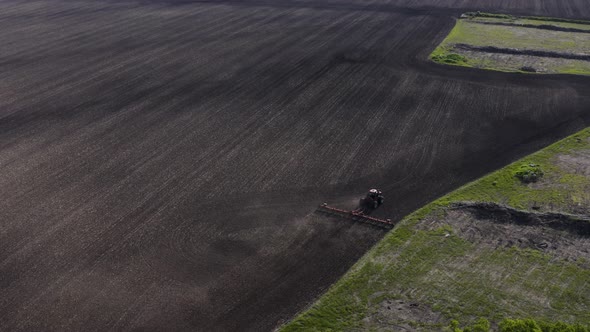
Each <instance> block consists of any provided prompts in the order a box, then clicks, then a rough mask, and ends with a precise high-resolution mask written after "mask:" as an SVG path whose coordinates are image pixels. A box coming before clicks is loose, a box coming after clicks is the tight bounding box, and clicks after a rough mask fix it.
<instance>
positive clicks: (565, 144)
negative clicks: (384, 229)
mask: <svg viewBox="0 0 590 332" xmlns="http://www.w3.org/2000/svg"><path fill="white" fill-rule="evenodd" d="M584 151H590V128H589V129H586V130H583V131H581V132H579V133H577V134H575V135H573V136H570V137H568V138H566V139H564V140H562V141H559V142H557V143H555V144H553V145H551V146H549V147H547V148H545V149H543V150H541V151H539V152H537V153H534V154H532V155H530V156H528V157H526V158H524V159H522V160H519V161H517V162H515V163H513V164H511V165H508V166H506V167H505V168H502V169H500V170H498V171H496V172H493V173H491V174H489V175H487V176H485V177H483V178H481V179H479V180H477V181H475V182H472V183H469V184H467V185H465V186H463V187H461V188H459V189H458V190H456V191H454V192H452V193H450V194H448V195H446V196H444V197H442V198H440V199H438V200H436V201H434V202H432V203H430V204H428V205H426V206H425V207H423V208H421V209H419V210H417V211H416V212H414V213H412V214H411V215H409V216H408V217H406V218H405V219H404V220H403V221H401V222H400V223H399V225H398V226H396V228H395V229H394V230H392V231H391V232H390V233H389V234H387V236H386V237H385V238H384V239H383V240H382V241H381V242H380V243H379V244H378V245H377V246H376V247H374V248H373V249H372V250H371V251H370V252H369V253H367V254H366V255H365V256H364V257H363V258H362V259H361V260H360V261H359V262H358V263H357V264H355V266H354V267H353V268H352V269H351V270H350V271H349V272H348V273H347V274H346V276H344V277H343V278H342V279H341V280H340V281H338V282H337V283H336V284H335V285H333V286H332V287H331V288H330V290H329V291H328V292H327V293H326V294H325V295H324V296H322V297H321V299H320V300H319V301H318V302H316V303H315V304H314V305H313V306H312V307H311V308H309V309H308V310H307V311H305V312H303V313H302V314H300V315H299V316H297V317H296V318H295V319H294V320H293V321H291V322H290V323H289V324H287V325H285V326H283V327H282V331H347V330H382V329H387V328H393V327H392V326H396V325H395V324H398V323H399V324H401V325H399V326H402V325H403V326H411V327H412V328H415V329H417V330H424V331H431V330H442V329H448V327H447V326H448V324H449V323H450V322H451V320H458V321H460V322H464V323H465V324H476V323H477V321H478V319H482V318H484V319H487V320H489V321H490V322H492V326H493V327H495V328H498V326H499V324H500V322H502V320H504V319H508V318H534V319H538V320H540V321H564V322H569V323H580V324H584V325H588V324H590V271H589V270H588V269H587V268H585V267H584V266H583V264H579V262H570V261H564V260H556V259H552V257H550V256H549V255H546V254H544V253H542V252H540V251H537V250H533V249H519V248H516V247H508V248H502V249H492V248H479V247H477V246H476V245H474V244H473V243H470V242H469V241H467V240H465V239H463V238H461V237H460V236H458V235H456V230H455V229H453V227H452V226H444V227H440V228H436V229H428V228H427V227H423V226H424V225H423V224H424V223H425V222H426V221H427V220H428V219H429V218H436V217H437V215H441V214H444V213H445V208H446V207H447V206H448V205H449V204H451V203H453V202H456V201H491V202H497V203H504V204H508V205H511V206H514V207H518V208H523V209H527V208H531V207H535V209H541V210H543V209H544V210H555V211H565V212H568V211H571V210H572V209H575V207H576V205H577V204H578V203H577V202H579V201H584V202H587V201H586V200H588V199H590V198H588V197H587V195H588V188H589V186H590V176H584V175H580V174H579V172H578V171H576V170H572V169H568V168H567V167H566V168H564V167H563V165H562V163H561V159H560V158H562V157H563V156H570V155H575V154H576V153H579V152H584ZM523 165H524V168H525V169H526V168H529V167H533V168H534V169H542V170H543V175H542V177H540V178H539V179H537V181H536V182H530V183H523V182H522V181H521V180H520V179H519V178H517V177H516V176H515V175H516V174H517V173H519V172H521V171H522V170H523ZM531 165H534V166H531ZM384 301H401V302H404V301H405V302H412V303H419V304H420V306H421V307H422V308H426V309H425V310H426V311H428V312H431V313H434V314H436V315H440V317H441V318H440V319H438V320H436V321H429V320H428V319H425V320H421V319H420V317H415V319H413V318H412V317H408V316H407V317H405V318H404V319H403V321H399V322H395V319H396V318H395V317H393V318H392V317H389V318H387V313H384V312H383V310H384V309H383V303H384ZM401 302H400V303H401ZM384 315H385V316H384ZM393 316H395V315H393ZM383 317H385V318H383ZM384 322H385V323H384ZM383 324H386V325H383ZM391 324H393V325H391ZM523 331H524V330H523ZM531 331H532V330H531ZM572 331H575V330H572ZM580 331H581V330H580Z"/></svg>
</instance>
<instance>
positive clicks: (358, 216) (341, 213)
mask: <svg viewBox="0 0 590 332" xmlns="http://www.w3.org/2000/svg"><path fill="white" fill-rule="evenodd" d="M316 211H317V212H321V213H325V214H328V215H331V216H338V217H342V218H346V219H349V220H353V221H357V222H362V223H365V224H369V225H373V226H377V227H380V228H384V229H392V228H393V226H395V224H394V223H393V222H392V221H391V220H390V219H379V218H375V217H371V216H368V215H366V214H364V213H363V212H360V211H358V210H352V211H350V210H342V209H338V208H335V207H331V206H329V205H328V204H327V203H324V204H322V205H320V206H319V207H318V209H317V210H316Z"/></svg>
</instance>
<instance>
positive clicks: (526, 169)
mask: <svg viewBox="0 0 590 332" xmlns="http://www.w3.org/2000/svg"><path fill="white" fill-rule="evenodd" d="M514 176H516V177H517V178H518V179H519V180H520V181H522V182H523V183H531V182H537V181H538V180H539V179H540V178H541V177H542V176H543V170H541V166H539V165H537V164H523V165H521V166H520V167H519V168H518V169H517V170H516V172H515V173H514Z"/></svg>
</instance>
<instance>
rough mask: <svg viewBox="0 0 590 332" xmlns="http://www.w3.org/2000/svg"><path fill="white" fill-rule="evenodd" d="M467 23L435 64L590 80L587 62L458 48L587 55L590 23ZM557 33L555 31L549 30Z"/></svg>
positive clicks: (481, 17) (473, 17) (489, 18)
mask: <svg viewBox="0 0 590 332" xmlns="http://www.w3.org/2000/svg"><path fill="white" fill-rule="evenodd" d="M461 17H462V18H466V19H460V20H458V21H457V23H456V24H455V27H454V28H453V29H452V30H451V32H450V33H449V35H448V36H447V37H446V38H445V40H443V42H442V43H441V44H440V45H439V46H438V47H437V48H436V49H435V50H434V51H433V52H432V54H431V55H430V58H431V59H432V60H433V61H435V62H438V63H441V64H450V65H460V66H468V67H475V68H482V69H489V70H498V71H512V72H520V73H564V74H581V75H590V62H588V61H584V60H583V59H581V60H574V59H569V58H567V57H564V58H559V57H555V55H554V56H552V57H540V56H536V55H534V54H533V55H527V54H522V55H513V56H510V57H507V56H501V55H498V54H496V53H494V51H493V49H490V50H489V51H485V52H484V51H477V50H468V49H465V47H463V48H462V47H457V45H466V46H473V47H479V48H481V47H488V46H490V47H495V48H496V49H516V50H520V51H522V50H529V51H535V52H552V54H578V53H584V52H585V51H586V50H587V49H588V48H589V47H590V40H589V39H588V38H587V37H588V36H587V32H585V31H590V21H576V20H567V19H563V20H561V19H554V18H545V20H542V19H543V18H539V17H515V16H511V15H507V14H493V13H483V12H470V13H465V14H463V15H462V16H461ZM582 22H583V23H582ZM482 23H485V24H482ZM494 23H497V24H494ZM523 25H526V27H524V26H523ZM535 26H539V27H540V28H541V27H544V29H535V28H534V27H535ZM551 27H554V28H555V29H549V28H551ZM558 27H559V28H561V29H559V28H558ZM564 29H566V30H565V31H564ZM567 29H569V30H567ZM576 31H577V32H576ZM486 50H487V49H486ZM461 57H462V58H461ZM467 59H469V61H467Z"/></svg>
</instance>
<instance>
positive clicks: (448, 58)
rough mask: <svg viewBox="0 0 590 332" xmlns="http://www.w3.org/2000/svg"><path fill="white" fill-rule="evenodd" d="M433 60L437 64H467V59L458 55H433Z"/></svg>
mask: <svg viewBox="0 0 590 332" xmlns="http://www.w3.org/2000/svg"><path fill="white" fill-rule="evenodd" d="M432 60H434V61H436V62H443V63H451V64H458V63H466V62H467V58H465V57H464V56H462V55H459V54H457V53H447V54H439V55H433V56H432Z"/></svg>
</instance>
